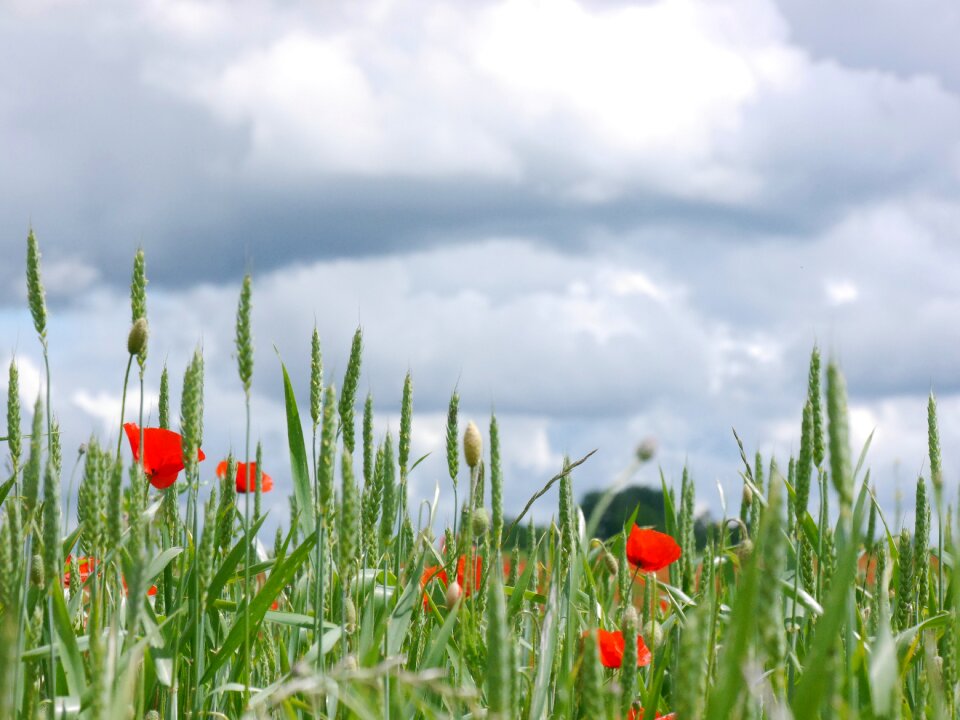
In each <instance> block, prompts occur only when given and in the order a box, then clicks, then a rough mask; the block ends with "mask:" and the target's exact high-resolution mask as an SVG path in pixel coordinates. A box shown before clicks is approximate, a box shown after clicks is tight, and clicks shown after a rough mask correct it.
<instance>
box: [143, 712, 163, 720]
mask: <svg viewBox="0 0 960 720" xmlns="http://www.w3.org/2000/svg"><path fill="white" fill-rule="evenodd" d="M143 720H160V713H158V712H157V711H156V710H151V711H150V712H148V713H147V714H146V715H144V716H143Z"/></svg>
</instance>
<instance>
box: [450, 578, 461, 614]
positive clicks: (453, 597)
mask: <svg viewBox="0 0 960 720" xmlns="http://www.w3.org/2000/svg"><path fill="white" fill-rule="evenodd" d="M461 595H463V588H462V587H460V583H458V582H457V581H456V580H454V581H453V582H452V583H450V584H449V585H447V610H453V608H454V606H455V605H456V604H457V603H458V602H460V596H461Z"/></svg>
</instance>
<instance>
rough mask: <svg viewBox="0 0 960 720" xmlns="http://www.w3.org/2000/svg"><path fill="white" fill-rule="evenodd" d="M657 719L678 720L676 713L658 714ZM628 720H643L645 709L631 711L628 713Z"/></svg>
mask: <svg viewBox="0 0 960 720" xmlns="http://www.w3.org/2000/svg"><path fill="white" fill-rule="evenodd" d="M655 717H658V718H660V720H677V714H676V713H670V714H669V715H661V714H660V713H657V714H656V715H655ZM627 720H643V708H640V710H630V712H628V713H627Z"/></svg>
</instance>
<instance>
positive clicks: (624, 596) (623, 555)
mask: <svg viewBox="0 0 960 720" xmlns="http://www.w3.org/2000/svg"><path fill="white" fill-rule="evenodd" d="M618 565H619V567H618V568H617V592H618V593H619V595H620V602H621V603H622V604H626V605H631V604H632V602H633V595H632V594H631V591H630V587H631V585H630V564H629V563H628V562H627V544H626V540H624V542H623V543H622V544H621V547H620V558H619V562H618Z"/></svg>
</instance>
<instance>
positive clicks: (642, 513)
mask: <svg viewBox="0 0 960 720" xmlns="http://www.w3.org/2000/svg"><path fill="white" fill-rule="evenodd" d="M604 493H605V491H602V490H594V491H591V492H588V493H587V494H586V495H584V496H583V498H582V499H581V501H580V503H579V505H580V509H581V510H582V511H583V517H584V518H585V519H586V520H588V521H589V519H590V517H591V515H592V514H593V511H594V509H595V508H596V507H597V504H598V503H599V502H600V500H601V499H602V498H603V496H604ZM635 509H636V511H637V517H636V524H637V525H639V526H641V527H652V528H655V529H656V530H660V531H661V532H664V531H665V530H666V522H665V515H664V511H663V491H662V490H661V489H660V488H654V487H647V486H644V485H631V486H629V487H625V488H624V489H623V490H620V491H619V492H617V493H616V494H615V495H614V496H613V499H612V501H611V502H610V504H609V505H607V508H606V509H605V510H604V511H603V514H602V515H601V516H600V519H599V522H598V523H597V529H596V532H595V533H594V536H595V537H598V538H601V539H603V540H606V539H607V538H610V537H612V536H614V535H616V534H617V533H618V532H620V531H621V530H622V529H623V526H624V525H625V524H626V522H627V521H628V520H629V519H630V516H631V515H632V514H633V511H634V510H635ZM511 522H512V520H509V519H508V520H507V526H508V527H509V525H510V523H511ZM709 523H710V519H709V517H708V516H706V515H702V516H700V517H698V518H697V519H696V522H695V524H694V530H693V532H694V536H695V538H696V541H697V547H698V548H703V547H704V546H705V545H706V541H707V527H708V525H709ZM546 529H547V528H546V527H536V528H535V532H536V533H537V534H538V535H540V534H541V533H543V532H544V531H545V530H546ZM530 542H531V535H530V525H529V524H526V523H524V522H523V521H521V522H520V523H519V524H518V525H517V527H516V528H514V530H513V532H512V533H511V534H510V535H509V536H508V537H506V538H504V546H505V547H508V548H509V547H513V546H514V544H516V545H518V546H519V547H520V548H522V549H526V548H529V546H530Z"/></svg>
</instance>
